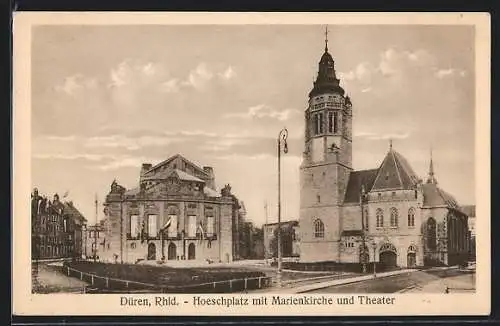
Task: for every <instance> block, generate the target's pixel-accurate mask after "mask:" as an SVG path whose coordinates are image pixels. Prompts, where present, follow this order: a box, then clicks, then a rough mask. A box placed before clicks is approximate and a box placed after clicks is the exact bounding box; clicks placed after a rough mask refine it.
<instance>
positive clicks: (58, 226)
mask: <svg viewBox="0 0 500 326" xmlns="http://www.w3.org/2000/svg"><path fill="white" fill-rule="evenodd" d="M85 224H86V219H85V217H83V215H82V214H81V213H80V211H78V209H77V208H76V207H75V205H74V204H73V202H71V201H69V202H62V201H60V199H59V195H58V194H55V195H54V196H53V200H52V201H51V200H49V199H48V198H47V197H46V196H41V195H40V194H39V193H38V189H36V188H35V189H34V191H33V193H32V194H31V225H32V233H31V246H32V247H31V248H32V259H35V260H36V259H56V258H57V259H58V258H80V257H81V255H82V250H81V248H82V229H83V228H84V226H85Z"/></svg>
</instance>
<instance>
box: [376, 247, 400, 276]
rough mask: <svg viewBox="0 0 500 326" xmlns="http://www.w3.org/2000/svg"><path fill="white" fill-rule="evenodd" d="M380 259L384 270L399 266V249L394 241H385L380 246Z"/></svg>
mask: <svg viewBox="0 0 500 326" xmlns="http://www.w3.org/2000/svg"><path fill="white" fill-rule="evenodd" d="M379 252H380V254H379V261H380V264H381V265H382V268H383V269H384V270H387V269H391V268H394V267H396V266H397V258H398V255H397V251H396V247H395V246H394V245H393V244H392V243H385V244H383V245H382V247H380V251H379Z"/></svg>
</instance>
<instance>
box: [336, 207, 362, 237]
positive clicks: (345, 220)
mask: <svg viewBox="0 0 500 326" xmlns="http://www.w3.org/2000/svg"><path fill="white" fill-rule="evenodd" d="M341 212H342V222H341V223H342V230H343V231H345V230H361V229H362V224H361V223H362V222H361V207H360V206H359V205H349V206H343V207H342V208H341Z"/></svg>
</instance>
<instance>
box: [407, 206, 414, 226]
mask: <svg viewBox="0 0 500 326" xmlns="http://www.w3.org/2000/svg"><path fill="white" fill-rule="evenodd" d="M408 226H415V209H414V208H413V207H411V208H410V209H409V210H408Z"/></svg>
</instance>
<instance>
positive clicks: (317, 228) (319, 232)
mask: <svg viewBox="0 0 500 326" xmlns="http://www.w3.org/2000/svg"><path fill="white" fill-rule="evenodd" d="M390 212H391V217H390V226H391V227H398V223H399V212H398V210H397V208H395V207H392V208H391V210H390ZM375 214H376V225H375V226H376V227H377V228H381V227H384V211H383V210H382V209H381V208H377V210H376V213H375ZM363 224H364V229H365V230H368V210H365V211H364V216H363ZM408 226H410V227H413V226H415V209H414V208H413V207H411V208H410V209H409V210H408ZM324 236H325V225H324V223H323V222H322V221H321V220H320V219H316V220H315V221H314V237H315V238H323V237H324Z"/></svg>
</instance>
